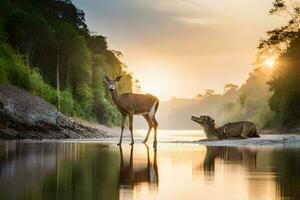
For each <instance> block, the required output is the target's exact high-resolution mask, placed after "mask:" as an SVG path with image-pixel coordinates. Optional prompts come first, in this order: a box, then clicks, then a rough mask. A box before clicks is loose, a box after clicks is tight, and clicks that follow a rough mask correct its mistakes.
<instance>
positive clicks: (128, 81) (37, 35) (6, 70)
mask: <svg viewBox="0 0 300 200" xmlns="http://www.w3.org/2000/svg"><path fill="white" fill-rule="evenodd" d="M119 55H120V52H115V51H112V50H108V47H107V42H106V38H105V37H103V36H101V35H95V34H91V32H90V31H89V29H88V27H87V25H86V23H85V19H84V12H83V11H82V10H80V9H78V8H76V7H75V6H74V5H73V4H72V2H71V1H70V0H62V1H57V0H26V1H24V0H1V1H0V84H13V85H17V86H19V87H21V88H23V89H26V90H28V91H30V92H32V93H33V94H36V95H38V96H41V97H42V98H44V99H45V100H46V101H48V102H50V103H51V104H53V105H55V106H59V107H60V110H61V111H62V112H63V113H65V114H67V115H69V116H76V117H80V118H83V119H87V120H92V121H97V122H99V123H103V124H107V125H113V124H117V123H119V120H120V116H119V114H118V112H117V110H116V108H115V106H114V104H113V103H112V100H111V98H110V95H109V93H108V91H107V89H106V87H105V83H104V73H105V72H107V73H108V74H109V75H112V76H114V75H115V74H116V73H121V74H122V75H123V79H122V84H121V86H122V87H121V88H120V90H121V91H127V92H130V91H131V90H132V77H131V75H129V74H128V73H127V72H126V69H125V66H124V65H123V64H122V63H121V61H120V60H119V59H118V56H119ZM58 88H59V90H57V89H58ZM58 91H59V95H58Z"/></svg>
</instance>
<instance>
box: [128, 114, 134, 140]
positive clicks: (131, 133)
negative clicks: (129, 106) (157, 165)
mask: <svg viewBox="0 0 300 200" xmlns="http://www.w3.org/2000/svg"><path fill="white" fill-rule="evenodd" d="M132 123H133V114H130V115H129V130H130V135H131V143H130V145H133V144H134V139H133V126H132Z"/></svg>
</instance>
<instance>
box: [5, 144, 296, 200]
mask: <svg viewBox="0 0 300 200" xmlns="http://www.w3.org/2000/svg"><path fill="white" fill-rule="evenodd" d="M299 167H300V149H299V148H298V149H297V148H245V147H205V146H199V145H181V146H180V145H171V144H170V145H166V146H165V147H164V146H163V145H161V146H160V148H159V149H158V150H157V151H156V150H154V149H152V148H149V147H148V146H145V145H142V144H138V145H135V147H134V148H131V147H130V146H128V145H127V146H124V147H123V148H119V147H117V146H115V145H114V144H109V143H93V142H41V143H39V142H0V199H1V200H6V199H8V200H10V199H46V200H47V199H49V200H50V199H51V200H53V199H87V200H88V199H113V200H114V199H151V198H152V199H182V198H187V199H190V198H192V197H194V199H197V198H196V197H199V195H200V196H201V197H203V198H204V199H205V198H209V197H210V198H212V199H218V198H219V196H217V195H218V193H220V194H222V199H241V198H242V199H245V198H247V199H253V198H255V199H297V198H298V197H299V196H300V190H299V188H300V170H299ZM191 169H192V170H191ZM190 176H192V178H189V177H190ZM220 183H221V184H220ZM232 184H233V185H234V184H238V185H236V186H238V187H239V189H238V190H239V192H235V193H233V192H232V190H233V191H234V190H235V189H232V186H231V185H232ZM171 188H172V189H171ZM214 191H219V192H218V193H216V192H214ZM233 194H234V195H235V196H232V195H233ZM266 194H268V195H272V196H267V198H266ZM151 195H152V196H151ZM238 195H240V196H238ZM243 195H246V196H243ZM150 196H151V198H150ZM233 197H235V198H233ZM192 199H193V198H192Z"/></svg>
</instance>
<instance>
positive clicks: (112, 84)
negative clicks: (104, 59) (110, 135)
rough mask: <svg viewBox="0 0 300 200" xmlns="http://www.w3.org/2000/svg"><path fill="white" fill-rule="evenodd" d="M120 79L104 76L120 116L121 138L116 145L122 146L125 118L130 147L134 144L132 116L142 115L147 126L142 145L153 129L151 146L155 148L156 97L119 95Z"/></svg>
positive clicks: (132, 94) (157, 101)
mask: <svg viewBox="0 0 300 200" xmlns="http://www.w3.org/2000/svg"><path fill="white" fill-rule="evenodd" d="M121 77H122V76H120V75H118V76H117V78H116V79H110V78H109V77H108V76H107V75H106V76H105V79H106V81H107V83H108V89H109V91H110V92H111V95H112V99H113V101H114V103H115V104H116V105H117V108H118V110H119V111H120V113H121V115H122V124H121V136H120V142H119V143H118V145H122V137H123V131H124V125H125V121H126V118H127V116H128V117H129V129H130V134H131V143H130V145H133V144H134V139H133V130H132V129H133V126H132V122H133V115H143V117H144V118H145V120H146V121H147V123H148V126H149V128H148V132H147V135H146V138H145V140H144V141H143V143H147V141H148V138H149V134H150V132H151V130H152V128H154V141H153V146H154V147H156V144H157V126H158V122H157V120H156V119H155V113H156V111H157V108H158V105H159V100H158V98H157V97H155V96H153V95H151V94H134V93H124V94H120V93H119V90H118V82H119V81H120V80H121Z"/></svg>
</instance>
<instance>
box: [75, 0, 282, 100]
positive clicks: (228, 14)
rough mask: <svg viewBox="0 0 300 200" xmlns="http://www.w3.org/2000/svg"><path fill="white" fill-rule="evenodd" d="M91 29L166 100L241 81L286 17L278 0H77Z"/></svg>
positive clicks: (148, 89)
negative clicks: (274, 12)
mask: <svg viewBox="0 0 300 200" xmlns="http://www.w3.org/2000/svg"><path fill="white" fill-rule="evenodd" d="M73 3H74V4H75V5H76V6H77V7H78V8H80V9H82V10H84V11H85V14H86V23H87V24H88V26H89V28H90V30H91V31H93V32H95V33H97V34H101V35H103V36H106V37H107V41H108V44H109V48H110V49H114V50H118V51H121V52H122V53H123V57H122V61H123V62H124V63H125V64H126V65H127V66H128V69H129V70H130V71H131V72H132V73H133V75H134V77H135V78H137V79H138V80H139V81H140V84H141V88H142V92H143V93H152V94H154V95H157V96H158V97H159V98H160V99H162V100H168V99H170V98H172V97H183V98H193V97H195V96H196V95H197V94H201V93H204V92H205V90H206V89H213V90H215V91H217V92H223V88H224V85H225V84H227V83H234V84H237V85H241V84H242V83H244V81H245V80H246V78H247V77H248V73H249V72H250V71H251V70H252V69H253V68H254V67H255V66H253V64H252V63H253V62H254V60H255V54H256V50H257V49H256V48H257V45H258V42H259V39H260V38H261V37H263V36H265V32H266V31H267V30H271V29H273V28H275V27H277V26H279V25H280V23H281V21H282V19H281V18H279V17H275V16H270V15H269V14H268V11H269V9H270V8H271V7H272V0H242V1H241V0H160V1H159V0H73Z"/></svg>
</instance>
